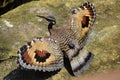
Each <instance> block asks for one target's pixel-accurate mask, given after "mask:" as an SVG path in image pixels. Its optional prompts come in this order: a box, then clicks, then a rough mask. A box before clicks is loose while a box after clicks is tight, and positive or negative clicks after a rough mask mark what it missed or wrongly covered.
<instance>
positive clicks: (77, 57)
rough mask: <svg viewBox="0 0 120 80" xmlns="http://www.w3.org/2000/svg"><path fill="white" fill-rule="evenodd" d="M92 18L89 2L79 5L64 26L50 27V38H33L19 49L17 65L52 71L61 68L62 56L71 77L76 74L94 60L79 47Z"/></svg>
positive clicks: (93, 13)
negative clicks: (67, 65) (66, 61)
mask: <svg viewBox="0 0 120 80" xmlns="http://www.w3.org/2000/svg"><path fill="white" fill-rule="evenodd" d="M43 18H44V17H43ZM95 18H96V11H95V8H94V7H93V5H92V4H91V3H89V2H86V3H84V4H82V5H81V6H79V7H78V8H76V9H74V10H73V11H72V14H71V15H70V17H69V20H68V22H67V23H66V24H65V25H63V26H60V27H58V28H56V29H54V28H51V24H50V30H49V32H50V36H48V37H43V38H41V39H37V38H36V39H34V40H33V41H31V42H30V43H29V44H27V45H25V46H23V47H22V48H20V50H19V51H18V53H19V58H18V63H19V65H20V66H22V67H23V68H25V69H34V70H39V71H44V72H45V71H56V70H58V69H61V68H62V67H63V63H64V60H63V56H64V55H66V57H67V58H68V59H69V62H70V65H71V68H72V71H73V74H74V75H78V74H80V73H81V72H82V71H83V70H85V67H86V66H87V65H89V63H90V62H91V61H92V59H93V57H94V55H93V54H92V53H91V52H88V51H86V50H84V49H83V47H84V46H85V44H86V41H87V39H88V37H89V34H90V32H91V30H92V28H93V23H94V21H95ZM50 19H51V17H50ZM52 21H54V19H52ZM54 24H55V23H54ZM63 52H64V53H63Z"/></svg>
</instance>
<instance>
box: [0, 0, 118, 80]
mask: <svg viewBox="0 0 120 80" xmlns="http://www.w3.org/2000/svg"><path fill="white" fill-rule="evenodd" d="M90 1H91V2H92V3H94V5H95V8H96V12H97V19H96V22H95V24H94V29H93V31H92V33H91V35H90V37H89V40H88V42H87V44H86V46H85V48H86V49H87V50H89V51H91V52H92V53H93V54H94V55H95V58H94V60H93V62H92V63H91V67H90V69H89V70H87V71H85V72H84V73H83V74H81V75H86V74H90V73H96V72H104V71H108V70H111V69H120V53H119V52H120V38H119V37H120V26H119V25H120V23H119V21H120V8H119V6H120V1H119V0H106V1H103V0H102V1H99V0H97V1H96V0H90ZM83 2H84V1H83V0H82V1H79V0H74V1H64V0H59V1H54V0H51V1H49V0H41V1H32V2H29V3H26V4H23V5H21V6H19V7H17V8H15V9H13V10H11V11H9V12H7V13H6V14H4V15H2V16H1V17H0V61H1V62H0V72H2V73H1V74H0V79H3V78H5V79H11V80H16V79H17V80H23V78H22V77H21V76H19V73H20V74H22V73H23V72H19V69H18V68H17V67H18V65H17V63H16V57H17V56H18V54H17V51H18V49H19V48H20V47H21V46H22V45H24V44H26V42H29V41H31V40H32V39H33V38H35V37H42V36H46V35H49V34H48V31H47V25H48V22H47V21H45V20H43V19H40V18H38V17H37V16H36V15H44V16H47V15H52V16H54V17H55V18H56V21H57V24H56V27H58V26H61V25H63V24H65V22H66V20H67V17H68V16H69V14H70V12H71V10H72V9H73V8H75V7H77V6H78V5H80V4H82V3H83ZM14 57H15V58H14ZM4 60H5V61H4ZM14 73H17V74H18V75H17V76H16V75H15V76H13V75H14ZM26 73H28V76H27V77H25V79H26V80H27V79H29V80H38V79H37V78H36V77H35V74H34V72H33V73H32V74H30V73H29V71H28V72H26V71H25V73H23V74H26ZM47 79H49V80H65V79H66V80H68V79H69V80H72V79H73V76H71V75H70V74H69V73H68V72H67V70H66V69H65V68H63V69H61V70H60V71H58V73H56V74H55V75H53V76H51V77H49V78H47Z"/></svg>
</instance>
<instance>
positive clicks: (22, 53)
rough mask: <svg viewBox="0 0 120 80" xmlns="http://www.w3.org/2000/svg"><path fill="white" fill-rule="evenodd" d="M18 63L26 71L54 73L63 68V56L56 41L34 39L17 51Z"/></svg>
mask: <svg viewBox="0 0 120 80" xmlns="http://www.w3.org/2000/svg"><path fill="white" fill-rule="evenodd" d="M18 54H19V58H18V63H19V65H20V66H21V67H23V68H26V69H34V70H39V71H55V70H58V69H60V68H62V66H63V54H62V52H61V50H60V48H59V46H58V44H57V42H56V41H54V40H53V39H50V38H41V39H40V38H36V39H34V40H33V41H31V42H30V43H28V44H27V45H25V46H23V47H22V48H20V50H19V51H18Z"/></svg>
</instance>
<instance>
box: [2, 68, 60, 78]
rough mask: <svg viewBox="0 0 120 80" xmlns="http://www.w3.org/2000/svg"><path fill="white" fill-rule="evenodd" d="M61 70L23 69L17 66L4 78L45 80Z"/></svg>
mask: <svg viewBox="0 0 120 80" xmlns="http://www.w3.org/2000/svg"><path fill="white" fill-rule="evenodd" d="M59 71H60V70H57V71H53V72H41V71H34V70H21V69H20V68H17V69H15V70H13V71H11V72H10V73H9V74H8V75H7V76H5V77H4V79H3V80H45V79H47V78H49V77H51V76H53V75H55V74H57V73H58V72H59Z"/></svg>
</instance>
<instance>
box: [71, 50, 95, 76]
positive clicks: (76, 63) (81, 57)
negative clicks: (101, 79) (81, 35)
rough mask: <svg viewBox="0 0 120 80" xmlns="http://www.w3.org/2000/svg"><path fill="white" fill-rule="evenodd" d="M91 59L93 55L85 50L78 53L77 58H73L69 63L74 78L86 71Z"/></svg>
mask: <svg viewBox="0 0 120 80" xmlns="http://www.w3.org/2000/svg"><path fill="white" fill-rule="evenodd" d="M93 57H94V55H93V54H92V53H90V52H88V51H86V50H82V51H80V52H79V54H78V56H76V57H74V58H73V59H72V60H71V61H70V64H71V68H72V71H73V74H74V75H75V76H76V75H78V74H80V73H81V72H82V71H83V70H86V69H88V68H89V64H90V62H91V61H92V60H93Z"/></svg>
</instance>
